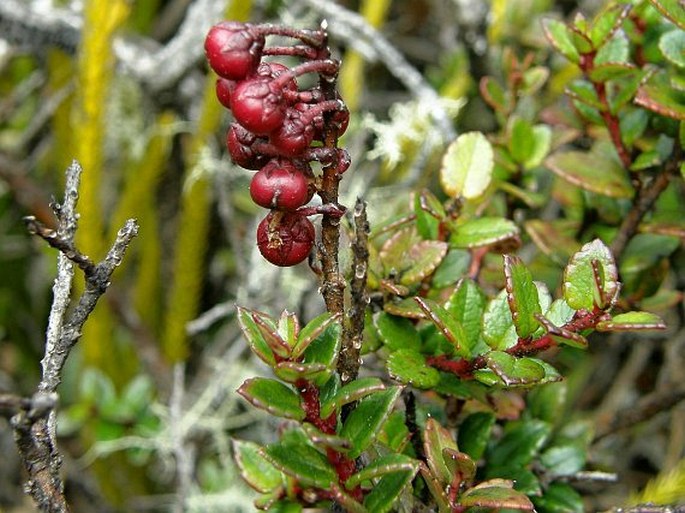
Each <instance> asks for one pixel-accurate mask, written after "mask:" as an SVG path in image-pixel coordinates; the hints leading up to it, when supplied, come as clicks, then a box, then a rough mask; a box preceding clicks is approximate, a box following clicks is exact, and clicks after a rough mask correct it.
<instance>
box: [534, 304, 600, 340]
mask: <svg viewBox="0 0 685 513" xmlns="http://www.w3.org/2000/svg"><path fill="white" fill-rule="evenodd" d="M562 301H563V300H562ZM537 319H538V321H540V324H542V327H543V328H544V330H545V332H546V333H547V334H548V335H549V336H550V337H551V338H552V340H554V342H556V343H557V344H561V345H567V346H571V347H577V348H579V349H585V348H586V347H587V345H588V341H587V339H586V338H585V337H584V336H582V335H580V334H579V333H575V332H573V331H570V330H568V329H566V328H565V327H564V326H563V324H565V323H561V324H558V325H557V324H555V323H553V322H551V321H550V320H549V319H547V318H546V317H544V316H542V315H539V316H537Z"/></svg>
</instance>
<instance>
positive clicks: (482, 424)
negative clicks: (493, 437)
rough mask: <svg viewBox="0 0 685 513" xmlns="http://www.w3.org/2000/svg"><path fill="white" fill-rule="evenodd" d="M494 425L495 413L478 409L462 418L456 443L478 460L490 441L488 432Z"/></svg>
mask: <svg viewBox="0 0 685 513" xmlns="http://www.w3.org/2000/svg"><path fill="white" fill-rule="evenodd" d="M494 425H495V415H494V414H492V413H490V412H485V411H479V412H476V413H472V414H471V415H469V416H468V417H466V418H465V419H464V421H463V422H462V423H461V425H460V426H459V431H458V438H457V443H458V445H459V447H460V448H461V450H462V451H464V452H465V453H466V454H468V455H469V456H471V457H472V458H473V459H474V460H476V461H477V460H479V459H481V457H482V456H483V454H484V453H485V449H486V448H487V446H488V442H489V441H490V432H491V431H492V427H493V426H494Z"/></svg>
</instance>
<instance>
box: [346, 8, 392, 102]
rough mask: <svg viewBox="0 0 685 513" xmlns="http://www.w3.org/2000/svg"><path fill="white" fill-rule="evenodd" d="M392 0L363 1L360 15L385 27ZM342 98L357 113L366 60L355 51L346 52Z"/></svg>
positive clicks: (372, 22)
mask: <svg viewBox="0 0 685 513" xmlns="http://www.w3.org/2000/svg"><path fill="white" fill-rule="evenodd" d="M391 3H392V0H362V3H361V6H360V8H359V13H360V14H361V15H362V16H363V17H364V19H366V21H367V23H369V24H370V25H371V26H373V27H376V28H378V27H380V26H381V25H383V22H384V21H385V18H386V16H387V14H388V10H389V9H390V4H391ZM338 84H339V85H340V92H341V96H342V97H343V98H344V99H345V103H346V104H347V108H348V109H350V111H353V112H354V111H356V110H357V109H358V108H359V101H360V97H361V93H362V88H363V87H364V58H363V57H362V55H361V54H359V53H358V52H356V51H354V50H351V49H350V50H348V51H347V52H345V57H344V58H343V61H342V67H341V68H340V75H339V78H338Z"/></svg>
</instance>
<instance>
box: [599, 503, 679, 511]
mask: <svg viewBox="0 0 685 513" xmlns="http://www.w3.org/2000/svg"><path fill="white" fill-rule="evenodd" d="M605 513H685V505H681V506H678V505H674V506H657V505H655V504H640V505H638V506H633V507H630V508H614V509H611V510H609V511H607V512H605Z"/></svg>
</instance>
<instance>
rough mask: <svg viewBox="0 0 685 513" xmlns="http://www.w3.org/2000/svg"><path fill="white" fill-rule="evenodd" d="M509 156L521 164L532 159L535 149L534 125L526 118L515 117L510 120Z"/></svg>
mask: <svg viewBox="0 0 685 513" xmlns="http://www.w3.org/2000/svg"><path fill="white" fill-rule="evenodd" d="M508 129H509V130H508V131H509V134H508V135H509V140H508V143H507V146H508V148H509V154H510V155H511V157H512V158H513V159H514V160H515V161H516V162H517V163H519V164H523V163H524V162H526V161H527V160H528V159H530V158H531V156H532V154H533V150H534V148H535V146H534V145H535V135H534V134H533V125H532V124H531V123H530V122H529V121H528V120H527V119H524V118H521V117H518V116H513V117H512V118H510V119H509V127H508Z"/></svg>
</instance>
